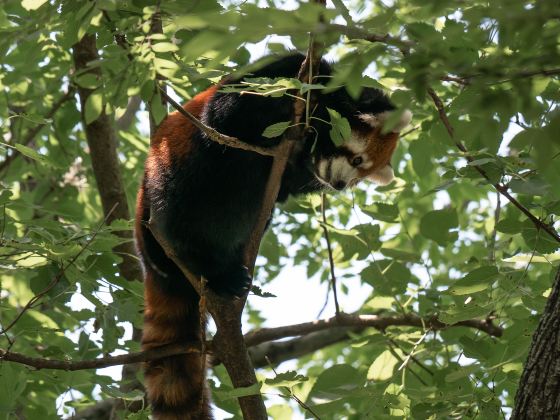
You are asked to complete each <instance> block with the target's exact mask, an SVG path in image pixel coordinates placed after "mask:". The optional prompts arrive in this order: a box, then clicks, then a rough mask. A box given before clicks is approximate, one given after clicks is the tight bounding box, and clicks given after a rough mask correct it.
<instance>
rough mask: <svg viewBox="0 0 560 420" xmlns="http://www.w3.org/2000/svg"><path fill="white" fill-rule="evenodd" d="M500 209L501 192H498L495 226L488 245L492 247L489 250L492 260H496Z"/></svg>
mask: <svg viewBox="0 0 560 420" xmlns="http://www.w3.org/2000/svg"><path fill="white" fill-rule="evenodd" d="M500 210H501V202H500V193H499V192H498V193H496V209H495V210H494V228H493V229H492V233H491V234H490V243H489V244H488V247H489V248H490V251H489V253H490V254H489V256H488V258H489V260H490V261H491V262H495V261H496V236H497V235H498V222H499V221H500Z"/></svg>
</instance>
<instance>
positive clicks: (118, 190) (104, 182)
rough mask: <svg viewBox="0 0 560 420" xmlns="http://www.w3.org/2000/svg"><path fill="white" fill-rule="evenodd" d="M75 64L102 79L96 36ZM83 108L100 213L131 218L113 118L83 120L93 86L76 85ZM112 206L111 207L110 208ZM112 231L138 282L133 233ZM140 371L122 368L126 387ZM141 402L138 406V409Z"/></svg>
mask: <svg viewBox="0 0 560 420" xmlns="http://www.w3.org/2000/svg"><path fill="white" fill-rule="evenodd" d="M73 58H74V65H75V67H76V70H77V71H83V72H84V73H91V74H93V75H95V76H96V77H97V78H102V77H103V74H102V71H101V68H100V67H97V66H94V67H90V66H89V63H91V62H95V61H98V60H99V59H100V57H99V54H98V51H97V46H96V40H95V35H85V36H84V37H83V38H82V39H81V40H80V41H79V42H78V43H77V44H76V45H75V46H74V47H73ZM78 93H79V96H80V103H81V110H82V124H83V126H84V128H85V132H86V139H87V143H88V146H89V151H90V156H91V164H92V168H93V173H94V176H95V180H96V183H97V188H98V191H99V196H100V198H101V204H102V206H103V213H104V214H105V218H106V221H107V223H108V224H111V222H112V221H114V220H116V219H124V220H129V219H130V211H129V208H128V201H127V197H126V192H125V188H124V182H123V179H122V175H121V168H120V163H119V158H118V153H117V136H116V130H115V121H114V118H113V116H112V115H107V114H106V113H105V112H102V113H101V115H99V117H97V119H96V120H94V121H92V122H90V123H89V124H88V123H87V122H86V119H85V109H86V103H87V100H88V98H89V97H90V95H91V94H92V93H93V90H92V89H87V88H84V87H78ZM110 209H112V210H110ZM115 234H116V235H117V236H119V237H121V238H123V239H124V240H125V241H124V242H122V243H121V244H119V245H117V246H116V247H115V248H113V251H114V252H115V253H116V254H118V255H120V256H121V258H122V262H121V263H120V264H119V266H118V268H119V272H120V274H121V275H122V276H123V277H124V278H125V279H126V280H129V281H134V280H137V281H141V279H142V274H141V271H140V266H139V264H138V261H137V260H136V259H135V257H134V255H135V251H134V246H133V243H132V232H131V231H130V230H123V231H116V232H115ZM141 334H142V332H141V330H140V329H138V328H136V327H133V331H132V339H133V340H135V341H137V342H139V341H140V337H141ZM138 370H139V366H137V365H132V364H130V365H126V366H125V367H124V368H123V375H122V376H123V379H125V380H127V381H128V384H127V385H126V387H127V389H123V391H126V390H129V389H135V388H137V389H142V385H141V384H140V382H138V381H137V380H136V374H137V372H138ZM139 407H140V405H138V408H139Z"/></svg>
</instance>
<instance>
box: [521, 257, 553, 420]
mask: <svg viewBox="0 0 560 420" xmlns="http://www.w3.org/2000/svg"><path fill="white" fill-rule="evenodd" d="M557 418H560V268H559V269H558V271H557V272H556V278H555V280H554V285H553V286H552V292H551V293H550V296H549V298H548V302H547V304H546V308H545V309H544V313H543V314H542V317H541V320H540V322H539V326H538V327H537V330H536V331H535V333H534V335H533V342H532V343H531V349H530V350H529V356H527V361H526V362H525V368H524V369H523V374H522V375H521V380H520V381H519V389H518V390H517V395H516V396H515V407H514V409H513V413H512V419H517V420H522V419H557Z"/></svg>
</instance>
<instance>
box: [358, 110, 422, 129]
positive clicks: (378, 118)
mask: <svg viewBox="0 0 560 420" xmlns="http://www.w3.org/2000/svg"><path fill="white" fill-rule="evenodd" d="M394 112H395V111H385V112H381V113H379V114H360V115H358V118H360V119H361V120H362V121H363V122H365V123H366V124H369V125H370V126H371V127H372V128H377V127H381V126H382V125H383V124H385V121H387V119H388V118H389V117H390V116H391V115H392V114H393V113H394ZM410 121H412V112H410V111H409V110H408V109H405V110H404V111H403V113H402V114H401V118H400V119H399V121H398V122H397V125H395V127H393V130H392V132H393V133H399V132H400V131H401V130H402V129H403V128H405V127H406V126H407V125H408V124H410Z"/></svg>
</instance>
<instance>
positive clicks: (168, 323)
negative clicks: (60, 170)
mask: <svg viewBox="0 0 560 420" xmlns="http://www.w3.org/2000/svg"><path fill="white" fill-rule="evenodd" d="M217 89H218V87H217V86H214V87H211V88H209V89H207V90H206V91H204V92H202V93H200V94H199V95H197V96H195V97H194V98H193V99H192V100H191V101H189V102H187V103H186V104H185V105H184V109H186V110H187V111H189V112H190V113H191V114H193V115H194V116H195V117H197V118H199V117H200V115H201V112H202V109H203V107H204V104H205V103H206V102H207V101H208V100H209V99H210V98H211V97H212V95H214V93H215V92H216V90H217ZM195 130H196V128H195V127H194V126H193V125H192V124H191V122H190V121H188V120H187V119H186V118H185V117H184V116H183V115H181V114H180V113H179V112H173V113H171V114H169V116H168V117H167V118H166V119H165V120H164V121H163V122H162V124H161V125H160V127H159V129H158V130H157V131H156V133H155V135H154V136H153V138H152V144H151V147H150V153H149V156H148V159H147V162H146V171H147V172H148V174H149V175H150V177H157V171H158V168H160V167H166V165H170V164H171V158H172V157H173V158H174V159H176V158H180V157H182V156H185V155H186V154H187V153H188V152H189V150H190V147H191V143H190V141H189V140H190V138H191V137H192V135H193V134H194V132H195ZM136 214H137V217H136V228H135V236H136V245H137V248H138V250H139V251H140V253H141V254H142V255H143V258H144V265H145V271H146V272H145V276H144V300H145V306H144V330H143V335H142V349H144V350H148V349H151V348H154V347H158V346H161V345H164V344H167V343H187V342H191V343H192V342H200V338H201V335H202V331H203V327H204V326H203V325H201V322H200V316H199V312H198V311H199V310H198V305H197V301H191V300H189V299H186V298H185V296H183V295H173V294H168V293H164V292H163V291H162V289H161V288H160V287H158V285H157V282H158V276H161V274H160V273H159V272H158V269H157V268H156V267H153V266H152V263H151V261H149V260H147V256H146V253H145V252H143V250H144V249H145V247H146V246H147V244H146V243H145V240H152V241H153V238H151V236H147V235H149V232H148V231H147V227H146V226H144V224H145V222H146V221H147V220H149V208H147V206H146V204H145V197H144V186H141V187H140V189H139V191H138V196H137V201H136ZM178 281H187V280H186V279H184V278H181V279H178ZM144 376H145V386H146V393H147V396H148V399H149V401H150V403H151V405H152V409H153V418H154V419H157V420H189V419H192V420H195V419H196V420H201V419H211V418H212V415H211V414H210V409H209V396H208V391H207V389H206V380H205V376H206V375H205V358H204V356H201V355H199V354H187V355H181V356H175V357H168V358H165V359H162V360H157V361H154V362H148V363H146V364H145V374H144Z"/></svg>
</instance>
